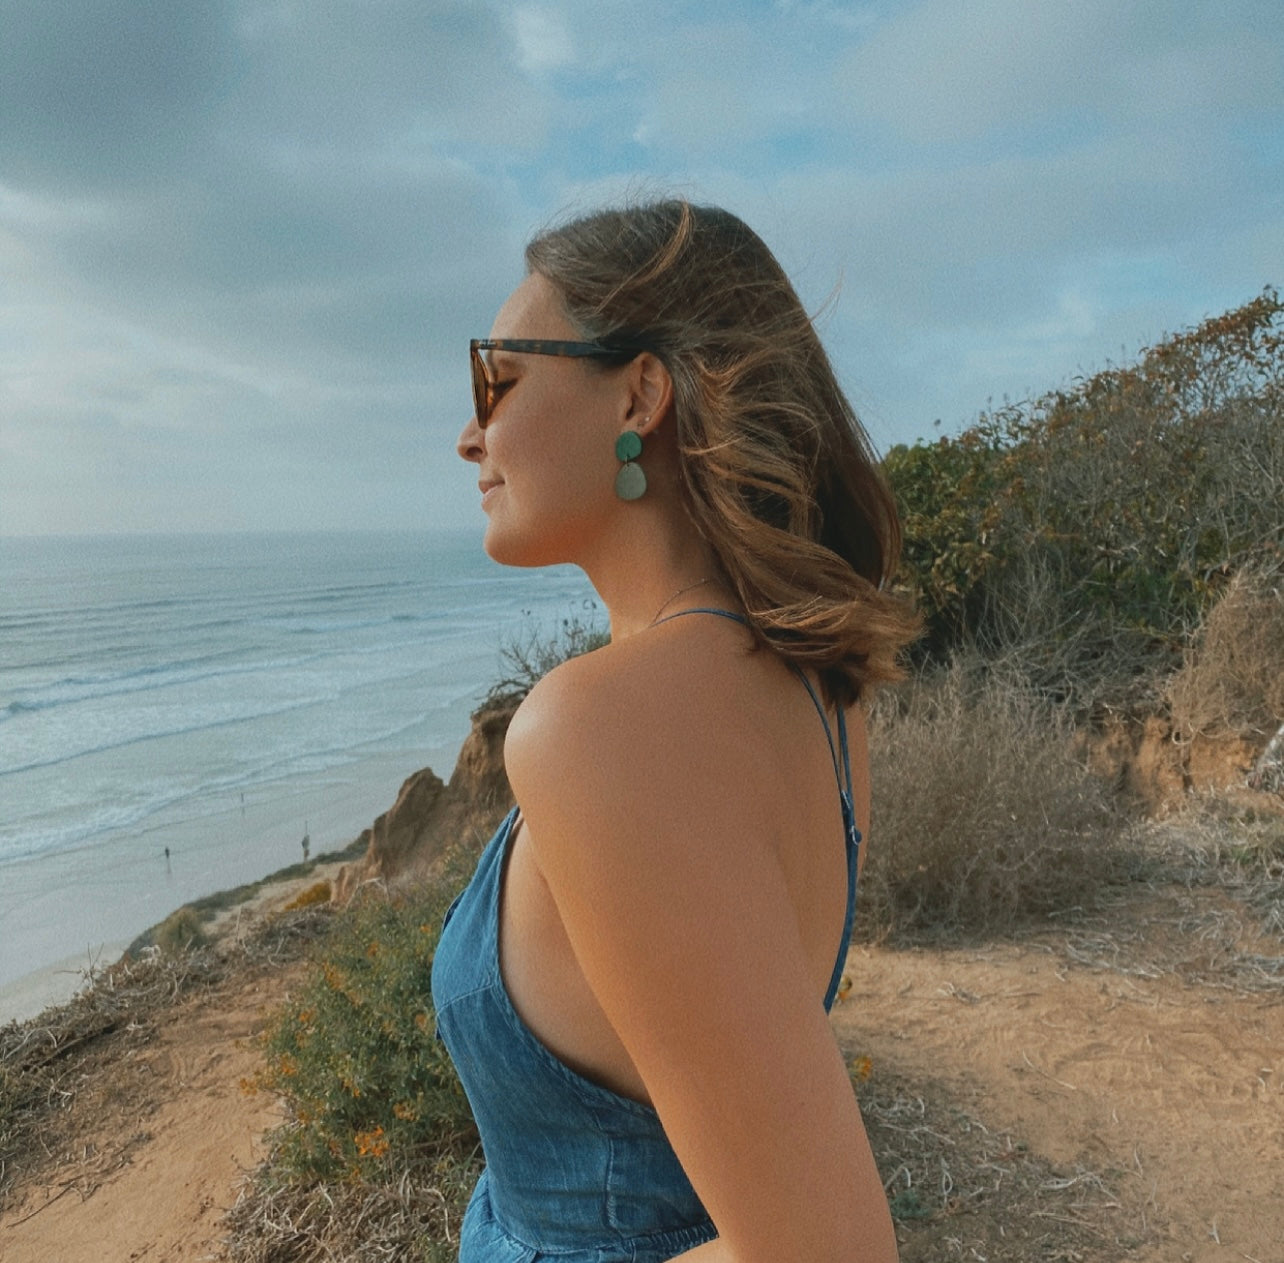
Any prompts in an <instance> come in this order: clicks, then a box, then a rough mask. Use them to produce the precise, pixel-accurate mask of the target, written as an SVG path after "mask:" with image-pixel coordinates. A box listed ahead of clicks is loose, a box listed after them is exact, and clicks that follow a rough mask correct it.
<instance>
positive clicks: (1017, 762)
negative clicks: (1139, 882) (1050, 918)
mask: <svg viewBox="0 0 1284 1263" xmlns="http://www.w3.org/2000/svg"><path fill="white" fill-rule="evenodd" d="M870 727H871V732H870V749H871V752H872V765H871V777H872V781H873V791H874V818H873V821H872V822H871V830H870V832H871V836H872V840H873V845H872V846H871V848H870V858H869V862H868V864H867V866H866V870H865V873H864V874H863V876H862V887H861V896H860V900H861V902H860V916H859V918H858V925H859V926H860V927H861V932H862V933H863V934H872V935H881V936H890V937H892V938H898V939H903V938H905V937H906V936H914V935H932V936H939V935H942V934H958V933H961V932H966V933H987V934H989V933H1003V932H1007V931H1010V930H1011V929H1012V928H1014V927H1015V926H1018V925H1021V924H1024V923H1028V922H1030V921H1031V920H1033V919H1035V918H1038V917H1043V916H1047V915H1048V914H1051V913H1063V912H1065V911H1066V910H1067V909H1069V908H1074V907H1088V906H1091V905H1092V903H1093V902H1094V900H1095V899H1096V898H1097V897H1098V895H1099V893H1100V892H1101V890H1102V889H1103V888H1105V887H1107V886H1109V885H1111V884H1112V883H1116V882H1118V881H1120V880H1122V879H1123V878H1124V877H1125V876H1126V862H1125V857H1124V852H1123V850H1122V848H1121V847H1120V845H1119V838H1120V827H1121V817H1120V815H1119V812H1118V809H1117V807H1116V806H1115V804H1114V802H1113V800H1112V797H1111V794H1110V791H1109V788H1108V786H1107V785H1106V784H1105V782H1104V781H1102V780H1100V779H1099V778H1098V777H1096V776H1094V775H1093V774H1092V773H1091V772H1090V771H1089V770H1088V768H1087V767H1086V765H1085V763H1084V761H1083V759H1082V757H1081V755H1080V754H1079V753H1078V752H1077V751H1076V749H1075V746H1074V742H1073V734H1074V729H1073V725H1072V723H1071V721H1070V719H1069V717H1068V716H1067V715H1066V713H1065V712H1064V711H1058V710H1056V709H1053V708H1052V707H1050V706H1048V705H1047V704H1046V703H1043V702H1041V701H1039V699H1038V698H1036V697H1035V696H1034V694H1033V693H1032V692H1030V691H1029V690H1027V689H1024V688H1022V687H1021V686H1020V685H1019V684H1014V683H1009V682H1004V681H1001V680H997V679H995V678H994V677H993V676H986V675H985V674H984V673H982V672H980V671H978V670H971V669H969V668H967V667H966V666H963V665H956V666H955V667H954V668H952V669H951V670H949V671H946V672H942V673H940V674H938V675H936V676H930V677H923V678H919V679H916V680H913V681H911V682H910V683H908V684H907V685H904V686H902V687H901V688H899V689H897V690H894V691H889V692H888V693H885V694H883V695H881V696H880V698H879V700H878V702H877V703H876V704H875V707H874V709H873V713H872V715H871V725H870Z"/></svg>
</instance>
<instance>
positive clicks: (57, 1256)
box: [0, 909, 1284, 1263]
mask: <svg viewBox="0 0 1284 1263" xmlns="http://www.w3.org/2000/svg"><path fill="white" fill-rule="evenodd" d="M1133 912H1134V913H1136V914H1137V915H1141V913H1140V912H1138V911H1137V910H1136V909H1134V910H1133ZM848 973H849V974H850V976H851V977H852V979H853V986H852V989H851V992H850V994H849V995H848V997H847V999H846V1001H845V1002H844V1003H843V1004H842V1005H841V1006H839V1007H838V1009H837V1010H836V1013H835V1024H836V1027H837V1030H838V1033H839V1036H840V1039H841V1040H842V1042H843V1043H844V1045H845V1046H846V1047H847V1048H849V1049H851V1050H853V1051H856V1052H860V1053H864V1054H866V1055H868V1056H869V1057H871V1058H872V1060H873V1063H874V1066H875V1074H878V1073H879V1071H880V1068H883V1067H887V1068H891V1069H893V1070H894V1072H895V1074H896V1075H898V1076H900V1077H901V1078H904V1079H906V1080H909V1081H911V1082H917V1083H919V1084H921V1085H924V1088H925V1089H926V1086H927V1085H930V1086H931V1088H932V1091H933V1093H934V1094H935V1095H937V1096H943V1097H944V1098H945V1099H946V1100H947V1101H949V1102H950V1103H951V1104H957V1105H958V1107H959V1108H961V1109H963V1110H965V1111H966V1112H967V1113H968V1114H970V1115H971V1116H973V1117H974V1118H976V1119H978V1120H979V1121H981V1122H982V1123H983V1124H984V1125H985V1127H987V1128H990V1129H998V1130H1002V1131H1007V1132H1009V1133H1011V1135H1012V1136H1013V1137H1014V1138H1015V1139H1016V1140H1018V1141H1021V1142H1024V1144H1025V1145H1027V1146H1028V1148H1029V1151H1030V1152H1032V1153H1035V1154H1040V1155H1042V1156H1043V1157H1046V1158H1047V1159H1048V1160H1050V1161H1051V1162H1052V1163H1053V1164H1055V1165H1056V1166H1057V1167H1058V1168H1060V1169H1062V1170H1065V1171H1069V1172H1071V1173H1073V1172H1074V1171H1075V1170H1076V1168H1082V1169H1083V1170H1086V1171H1091V1172H1095V1173H1097V1174H1099V1175H1101V1176H1102V1177H1103V1179H1104V1180H1105V1182H1106V1184H1107V1185H1108V1186H1109V1188H1110V1189H1111V1191H1112V1193H1113V1195H1114V1197H1115V1198H1117V1200H1118V1202H1119V1203H1120V1206H1119V1209H1117V1210H1114V1211H1110V1212H1109V1215H1110V1217H1111V1223H1110V1232H1112V1233H1114V1234H1115V1236H1116V1237H1119V1238H1129V1237H1131V1238H1133V1239H1135V1240H1137V1241H1139V1242H1141V1243H1142V1244H1140V1245H1138V1246H1137V1247H1136V1248H1135V1249H1132V1250H1124V1249H1122V1248H1121V1249H1120V1250H1119V1251H1118V1255H1117V1257H1126V1258H1128V1259H1130V1260H1136V1261H1137V1263H1244V1260H1248V1261H1249V1263H1254V1261H1255V1263H1281V1261H1282V1260H1284V1002H1282V998H1281V995H1280V992H1279V990H1278V989H1277V990H1275V991H1274V992H1273V993H1272V996H1271V998H1267V997H1266V996H1265V995H1253V994H1246V993H1245V992H1243V991H1237V990H1230V989H1227V988H1225V987H1218V986H1215V985H1210V984H1207V983H1205V984H1198V985H1197V984H1193V983H1188V982H1182V981H1180V980H1179V979H1178V978H1175V977H1171V976H1163V977H1158V978H1144V977H1135V976H1129V975H1128V974H1126V973H1121V972H1118V971H1110V970H1094V969H1090V968H1085V967H1083V966H1080V965H1070V964H1067V958H1066V955H1065V953H1064V952H1063V951H1061V950H1059V949H1058V946H1057V940H1055V939H1052V938H1049V939H1047V940H1046V941H1044V942H1042V943H1038V942H1032V943H1026V944H1018V945H1012V944H1007V945H999V946H993V947H987V948H984V949H968V950H952V951H936V950H933V951H928V950H907V951H892V950H887V949H880V948H864V947H862V948H856V949H853V951H852V952H851V954H850V956H849V960H848ZM294 976H297V975H296V974H295V972H294V970H287V971H284V972H279V973H264V972H263V971H261V970H260V971H257V972H256V973H255V974H254V976H247V977H245V978H242V979H240V980H239V981H237V980H233V981H232V982H229V983H227V984H224V985H222V986H221V987H220V988H219V989H218V990H217V991H215V992H213V993H210V994H208V995H204V996H197V997H194V998H193V999H191V1000H189V1001H186V1002H185V1003H183V1004H181V1005H180V1006H179V1007H178V1008H177V1009H176V1010H175V1012H174V1014H173V1016H172V1019H170V1020H168V1021H167V1023H166V1025H165V1027H164V1029H163V1030H162V1031H161V1032H160V1034H159V1035H158V1036H157V1037H156V1038H154V1039H153V1040H152V1041H151V1042H150V1043H148V1044H146V1045H144V1046H143V1047H141V1048H138V1049H135V1050H134V1051H133V1052H132V1053H129V1054H127V1055H125V1056H122V1057H121V1058H120V1059H118V1060H117V1061H116V1062H114V1063H112V1064H111V1065H110V1066H109V1067H108V1069H107V1070H106V1071H105V1072H104V1075H103V1077H104V1079H105V1081H106V1087H105V1088H104V1089H102V1090H98V1091H97V1095H96V1096H95V1098H94V1099H95V1100H96V1101H98V1102H99V1103H100V1106H99V1108H97V1109H96V1111H95V1112H93V1113H92V1114H91V1117H90V1125H89V1126H88V1127H87V1128H86V1130H85V1131H84V1132H83V1133H82V1136H81V1139H80V1141H78V1152H79V1153H80V1155H81V1156H80V1158H79V1159H78V1160H77V1161H74V1162H71V1163H67V1164H64V1165H63V1166H61V1167H59V1168H58V1169H57V1170H55V1171H54V1172H53V1173H52V1174H51V1175H48V1176H46V1181H45V1183H43V1184H41V1185H40V1186H38V1187H35V1188H28V1189H27V1190H26V1194H25V1198H24V1200H23V1201H22V1203H21V1204H20V1205H18V1206H16V1207H14V1208H13V1209H11V1210H10V1212H9V1213H8V1214H7V1215H6V1216H5V1217H4V1219H2V1220H0V1258H3V1259H4V1260H5V1263H49V1261H50V1260H57V1261H58V1263H103V1261H104V1260H107V1263H115V1261H116V1260H122V1261H123V1260H136V1259H146V1260H155V1261H163V1263H186V1261H188V1260H204V1259H216V1258H219V1257H221V1245H220V1239H221V1236H222V1229H221V1225H220V1217H221V1214H222V1211H223V1210H224V1209H225V1208H226V1207H228V1206H229V1205H230V1204H231V1203H232V1201H233V1200H234V1198H235V1195H236V1185H237V1182H238V1179H239V1177H240V1176H241V1173H242V1172H243V1171H245V1170H246V1169H248V1168H250V1167H251V1166H253V1164H254V1163H255V1162H256V1161H257V1160H258V1159H259V1157H260V1155H261V1152H262V1136H263V1133H264V1131H265V1130H266V1129H267V1128H268V1127H270V1126H271V1125H272V1124H274V1123H275V1122H276V1121H277V1118H278V1113H277V1111H276V1109H274V1108H273V1106H272V1104H271V1102H270V1101H268V1100H267V1099H265V1098H264V1097H262V1096H248V1095H246V1094H245V1093H244V1092H243V1091H242V1089H241V1086H240V1084H241V1080H242V1079H243V1078H245V1077H246V1076H248V1075H250V1074H252V1073H253V1070H254V1068H255V1065H256V1053H255V1051H254V1049H253V1047H252V1046H250V1044H249V1042H248V1041H249V1037H250V1036H251V1035H252V1034H253V1033H254V1032H255V1031H256V1030H258V1029H259V1028H260V1027H261V1025H262V1022H263V1020H264V1016H265V1011H266V1009H267V1008H268V1007H270V1006H271V1005H272V1004H273V1003H275V1002H276V1001H278V1000H279V999H280V998H281V996H282V995H283V994H284V990H285V988H286V986H287V985H288V984H289V982H290V979H291V978H292V977H294ZM979 1213H985V1211H984V1209H983V1208H982V1209H981V1210H980V1211H979ZM1009 1213H1010V1212H1009ZM946 1229H948V1225H946ZM943 1232H944V1235H942V1233H939V1232H938V1233H937V1234H936V1236H935V1237H934V1238H933V1242H934V1243H931V1244H929V1241H928V1239H927V1237H925V1236H923V1237H919V1238H915V1236H914V1235H913V1234H912V1233H911V1234H909V1235H908V1237H907V1244H906V1247H905V1249H904V1251H903V1254H902V1259H903V1263H916V1260H926V1259H932V1260H936V1259H953V1258H955V1257H958V1258H968V1257H969V1256H968V1255H967V1254H966V1253H962V1254H958V1253H955V1252H952V1250H951V1249H950V1248H949V1247H948V1246H945V1245H942V1244H941V1243H942V1242H943V1241H944V1240H945V1239H946V1237H947V1236H948V1231H946V1230H943ZM1107 1239H1110V1238H1109V1237H1107ZM1005 1257H1016V1256H1005ZM1064 1257H1073V1258H1084V1257H1088V1256H1085V1255H1081V1254H1073V1253H1071V1254H1068V1255H1065V1256H1064ZM1091 1257H1092V1258H1093V1259H1094V1260H1097V1259H1100V1260H1107V1259H1109V1260H1111V1263H1113V1259H1114V1257H1116V1256H1115V1255H1112V1253H1111V1252H1110V1250H1109V1249H1107V1250H1106V1252H1104V1253H1099V1254H1093V1255H1091Z"/></svg>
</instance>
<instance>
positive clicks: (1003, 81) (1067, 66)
mask: <svg viewBox="0 0 1284 1263" xmlns="http://www.w3.org/2000/svg"><path fill="white" fill-rule="evenodd" d="M1175 18H1176V20H1174V19H1175ZM1281 37H1284V10H1281V8H1280V7H1279V5H1277V4H1274V3H1273V2H1272V0H1227V2H1226V3H1223V4H1219V5H1217V6H1215V7H1213V6H1191V5H1180V6H1174V5H1173V4H1172V3H1171V2H1170V0H1138V2H1137V3H1133V4H1125V5H1121V4H1117V3H1114V2H1113V0H1078V3H1076V4H1074V5H1062V4H1040V5H1031V4H1028V3H1025V2H1024V0H973V2H972V3H969V4H968V5H967V6H966V7H965V8H961V7H960V6H959V5H957V4H954V3H951V0H924V2H923V3H919V4H914V5H908V6H904V7H901V8H898V9H896V10H895V11H894V16H891V17H889V18H887V19H886V20H884V21H883V22H882V23H881V24H880V25H879V26H878V27H877V29H876V30H875V31H874V32H873V33H872V34H871V36H870V37H869V38H868V39H866V40H864V41H862V42H861V43H860V44H859V45H857V46H855V47H854V48H852V49H851V50H850V51H849V52H848V53H847V54H846V55H845V56H844V57H843V58H842V60H841V63H840V66H839V70H838V75H837V82H838V88H839V92H838V95H839V98H840V100H841V101H842V102H843V104H845V105H846V107H847V110H848V117H850V118H852V119H853V120H854V121H855V122H856V123H857V125H858V126H864V125H868V123H869V122H870V121H876V122H877V123H878V124H881V125H883V126H886V127H889V128H891V129H892V130H893V132H894V133H895V134H896V135H897V136H899V137H900V138H901V139H902V140H904V141H908V142H910V143H911V144H917V145H933V144H935V145H945V144H951V143H955V144H958V143H967V142H974V141H977V140H980V139H983V138H986V137H992V136H994V135H995V134H1000V135H1003V136H1009V137H1011V136H1022V135H1027V136H1028V135H1031V134H1034V135H1041V136H1043V137H1044V138H1045V139H1047V138H1051V139H1054V140H1055V138H1056V135H1057V133H1058V132H1059V131H1060V132H1062V134H1064V132H1065V129H1066V128H1067V127H1073V126H1074V124H1075V123H1076V122H1077V123H1079V124H1080V125H1083V124H1084V123H1089V124H1094V125H1096V126H1100V127H1113V128H1118V127H1124V128H1133V127H1138V126H1145V127H1154V126H1158V127H1160V128H1162V129H1171V128H1176V127H1179V126H1181V125H1182V124H1183V123H1186V122H1189V121H1191V120H1199V119H1203V118H1206V117H1207V115H1208V114H1209V112H1215V111H1218V110H1223V109H1232V108H1249V109H1253V108H1278V106H1279V100H1280V89H1281V82H1282V78H1281V75H1282V72H1281Z"/></svg>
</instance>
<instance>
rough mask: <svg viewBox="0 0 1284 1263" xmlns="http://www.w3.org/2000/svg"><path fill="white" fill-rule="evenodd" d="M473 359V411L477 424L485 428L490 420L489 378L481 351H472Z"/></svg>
mask: <svg viewBox="0 0 1284 1263" xmlns="http://www.w3.org/2000/svg"><path fill="white" fill-rule="evenodd" d="M472 361H473V412H474V414H475V415H476V417H477V425H478V426H479V427H480V428H481V429H483V430H484V429H485V428H486V422H487V421H489V420H490V379H489V378H488V377H487V376H486V365H485V364H484V363H483V362H482V357H481V352H480V351H474V352H473V354H472Z"/></svg>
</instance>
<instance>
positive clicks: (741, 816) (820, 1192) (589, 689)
mask: <svg viewBox="0 0 1284 1263" xmlns="http://www.w3.org/2000/svg"><path fill="white" fill-rule="evenodd" d="M568 665H571V666H574V667H575V668H576V669H575V670H574V671H568V670H567V669H566V668H565V667H563V668H561V669H559V671H557V672H554V673H553V674H552V675H550V676H549V677H546V679H545V680H544V681H543V682H542V683H541V684H540V685H539V686H537V688H536V690H535V691H534V692H533V693H532V694H531V696H530V698H529V699H528V701H527V703H526V704H525V705H524V706H523V708H522V711H521V712H520V713H519V715H518V717H517V719H516V720H515V721H514V725H513V727H512V728H511V729H510V732H509V737H508V743H507V747H506V758H507V763H508V770H509V776H510V778H511V780H512V782H513V786H514V789H515V791H516V793H517V797H518V800H519V801H520V802H521V803H522V812H523V816H524V818H525V821H526V824H527V827H528V828H529V831H530V832H529V838H530V842H531V845H532V848H533V851H534V854H535V856H536V861H537V863H538V864H539V867H540V870H541V872H542V873H543V876H544V879H545V880H546V881H547V883H548V886H549V889H550V890H551V892H552V894H553V898H554V900H555V902H556V905H557V908H558V912H559V914H560V916H561V918H562V921H563V924H564V926H565V928H566V932H567V935H568V937H569V939H570V942H571V945H572V948H573V949H574V951H575V954H576V958H577V960H578V962H579V965H580V967H581V969H582V970H583V972H584V975H585V977H586V978H587V980H588V983H589V985H590V987H591V988H592V990H593V992H594V994H595V996H596V998H597V1000H598V1002H599V1004H600V1005H601V1006H602V1009H603V1011H604V1012H605V1013H606V1016H607V1018H608V1019H609V1021H610V1022H611V1024H612V1026H613V1027H614V1029H615V1031H616V1033H617V1034H618V1035H619V1037H620V1039H621V1041H622V1042H623V1044H624V1046H625V1048H626V1049H627V1050H628V1052H629V1055H630V1057H631V1058H632V1060H633V1062H634V1065H635V1066H636V1067H637V1069H638V1072H639V1074H640V1075H641V1077H642V1080H643V1082H644V1083H645V1084H646V1087H647V1090H648V1092H649V1094H650V1096H651V1099H652V1101H653V1102H654V1104H655V1107H656V1109H657V1111H658V1112H659V1115H660V1118H661V1120H662V1122H663V1123H664V1126H665V1130H666V1132H667V1133H668V1135H669V1139H670V1141H671V1143H672V1144H673V1147H674V1149H675V1151H676V1152H677V1154H678V1157H679V1159H680V1160H681V1162H682V1164H683V1167H684V1169H685V1170H686V1172H687V1175H688V1178H690V1180H691V1182H692V1184H693V1185H694V1186H695V1189H696V1191H697V1193H698V1194H699V1195H700V1197H701V1200H702V1201H703V1202H704V1204H705V1206H706V1208H707V1209H708V1211H709V1214H710V1215H711V1217H712V1218H713V1220H714V1222H715V1224H717V1226H718V1231H719V1235H720V1240H719V1241H718V1242H715V1243H711V1244H710V1245H708V1246H702V1247H700V1248H699V1249H698V1250H695V1251H691V1252H690V1253H689V1254H687V1255H684V1256H683V1257H684V1258H690V1259H691V1260H692V1261H693V1263H696V1260H700V1261H701V1263H706V1261H707V1263H778V1261H779V1260H781V1259H793V1258H800V1259H801V1258H805V1259H808V1260H814V1261H815V1263H828V1261H831V1260H832V1261H833V1263H837V1261H838V1260H842V1261H843V1263H888V1261H890V1260H894V1259H895V1258H896V1245H895V1236H894V1232H893V1229H892V1223H891V1218H890V1215H889V1213H888V1210H887V1203H886V1199H885V1197H884V1195H883V1190H882V1185H881V1182H880V1180H879V1176H878V1172H877V1169H876V1168H875V1165H874V1161H873V1156H872V1154H871V1153H870V1149H869V1144H868V1141H867V1139H866V1136H865V1132H864V1127H863V1125H862V1123H861V1119H860V1112H859V1109H858V1107H857V1105H856V1100H855V1096H854V1094H853V1092H852V1088H851V1084H850V1081H849V1079H848V1076H847V1071H846V1068H845V1066H844V1065H843V1061H842V1057H841V1055H840V1053H839V1051H838V1048H837V1045H836V1043H835V1041H834V1038H833V1034H832V1032H831V1030H830V1027H829V1023H828V1020H827V1018H826V1016H825V1013H824V1010H823V1008H822V1007H821V1005H820V1003H819V1000H818V997H817V996H816V995H815V994H814V984H813V983H812V982H811V981H810V980H809V970H808V963H807V960H806V957H805V954H804V952H803V948H802V944H801V940H800V937H799V934H798V930H797V924H796V920H795V917H794V913H793V908H792V905H791V903H790V901H789V897H788V890H787V887H786V883H785V880H784V876H783V873H782V871H781V869H780V867H779V864H778V862H777V860H776V854H775V850H774V847H773V839H772V837H771V836H770V835H768V834H766V833H765V832H764V826H763V823H762V821H763V811H762V809H761V807H762V803H761V799H760V798H758V797H756V796H755V793H754V792H751V787H750V786H747V785H746V776H745V763H744V756H743V751H742V750H740V749H739V748H738V742H737V733H736V726H735V725H734V724H728V723H726V722H720V721H719V716H718V714H717V704H716V702H714V704H712V705H710V706H702V705H700V704H698V702H699V701H700V700H701V699H699V698H696V699H695V700H696V701H697V704H695V705H693V704H692V700H693V698H692V693H693V691H694V692H698V690H699V689H700V687H701V685H700V681H699V680H698V679H697V680H693V679H689V678H684V677H683V676H682V673H681V672H674V673H658V675H659V682H658V683H657V673H649V674H648V676H647V678H646V679H645V680H637V681H635V682H630V680H629V679H628V678H627V673H625V678H624V679H619V678H617V677H616V676H615V675H606V674H605V673H604V672H603V670H602V669H600V668H599V667H598V666H597V665H596V664H595V663H593V662H592V661H591V660H585V661H583V662H582V663H574V664H568ZM675 715H682V716H683V722H682V723H681V724H675V723H674V721H673V716H675ZM621 716H627V717H628V719H627V722H621V718H620V717H621ZM721 718H722V719H725V716H723V717H721Z"/></svg>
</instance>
